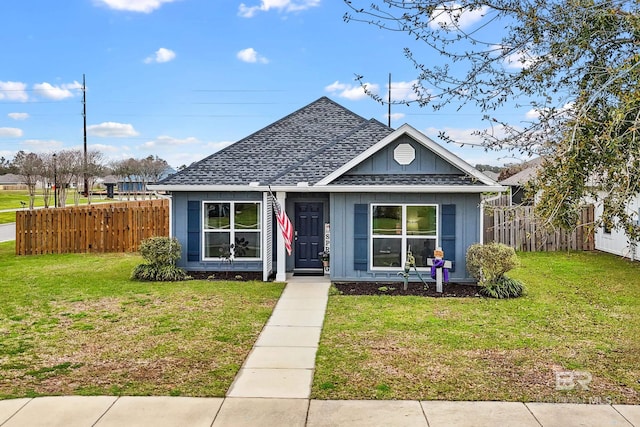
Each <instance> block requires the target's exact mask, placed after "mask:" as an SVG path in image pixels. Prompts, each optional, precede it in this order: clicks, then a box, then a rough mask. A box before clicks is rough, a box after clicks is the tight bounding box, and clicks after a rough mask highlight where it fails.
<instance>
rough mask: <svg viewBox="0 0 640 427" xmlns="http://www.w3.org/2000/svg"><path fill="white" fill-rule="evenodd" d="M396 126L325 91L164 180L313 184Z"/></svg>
mask: <svg viewBox="0 0 640 427" xmlns="http://www.w3.org/2000/svg"><path fill="white" fill-rule="evenodd" d="M392 132H393V129H391V128H389V127H387V126H385V125H384V124H382V123H380V122H379V121H377V120H374V119H371V120H367V119H365V118H363V117H361V116H358V115H357V114H355V113H353V112H352V111H349V110H347V109H346V108H344V107H342V106H341V105H339V104H337V103H335V102H334V101H332V100H330V99H329V98H327V97H322V98H320V99H318V100H316V101H314V102H312V103H311V104H309V105H307V106H305V107H303V108H301V109H299V110H298V111H295V112H293V113H291V114H289V115H288V116H286V117H284V118H282V119H280V120H278V121H277V122H275V123H273V124H271V125H269V126H267V127H265V128H263V129H261V130H259V131H257V132H255V133H254V134H252V135H250V136H248V137H246V138H244V139H241V140H240V141H238V142H236V143H234V144H232V145H230V146H228V147H226V148H225V149H223V150H220V151H218V152H216V153H214V154H212V155H210V156H209V157H207V158H205V159H203V160H201V161H199V162H197V163H194V164H192V165H191V166H189V167H188V168H186V169H184V170H182V171H180V172H178V173H177V174H175V175H172V176H170V177H168V178H166V179H164V180H162V181H160V182H159V183H158V184H159V185H184V184H188V185H233V186H235V185H249V184H250V183H252V182H259V183H260V184H261V185H275V186H277V185H296V184H298V183H300V182H307V183H309V185H313V184H315V183H316V182H318V181H319V180H321V179H322V178H324V177H326V176H327V175H329V174H330V173H331V172H333V171H335V170H336V169H338V168H339V167H340V166H342V165H344V164H346V163H347V162H349V161H350V160H351V159H353V158H354V157H355V156H357V155H358V154H360V153H362V152H364V151H365V150H367V149H368V148H370V147H371V146H372V145H374V144H375V143H377V142H378V141H380V140H381V139H383V138H384V137H386V136H387V135H389V134H391V133H392Z"/></svg>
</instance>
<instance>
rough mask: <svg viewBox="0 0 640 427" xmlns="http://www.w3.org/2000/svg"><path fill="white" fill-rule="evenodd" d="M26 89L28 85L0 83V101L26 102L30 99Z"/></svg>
mask: <svg viewBox="0 0 640 427" xmlns="http://www.w3.org/2000/svg"><path fill="white" fill-rule="evenodd" d="M26 89H27V85H26V83H21V82H0V100H6V101H22V102H25V101H27V100H28V99H29V95H27V92H26Z"/></svg>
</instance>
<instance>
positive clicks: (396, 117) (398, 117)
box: [385, 113, 406, 121]
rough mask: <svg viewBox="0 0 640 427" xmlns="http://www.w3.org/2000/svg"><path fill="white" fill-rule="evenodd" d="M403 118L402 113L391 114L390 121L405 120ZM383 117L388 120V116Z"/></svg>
mask: <svg viewBox="0 0 640 427" xmlns="http://www.w3.org/2000/svg"><path fill="white" fill-rule="evenodd" d="M405 116H406V114H404V113H391V120H392V121H397V120H402V119H404V118H405ZM385 117H387V118H388V117H389V115H388V114H387V115H385Z"/></svg>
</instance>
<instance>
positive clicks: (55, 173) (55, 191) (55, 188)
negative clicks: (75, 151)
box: [53, 153, 58, 208]
mask: <svg viewBox="0 0 640 427" xmlns="http://www.w3.org/2000/svg"><path fill="white" fill-rule="evenodd" d="M56 166H57V165H56V153H53V207H54V208H57V207H58V170H57V168H56Z"/></svg>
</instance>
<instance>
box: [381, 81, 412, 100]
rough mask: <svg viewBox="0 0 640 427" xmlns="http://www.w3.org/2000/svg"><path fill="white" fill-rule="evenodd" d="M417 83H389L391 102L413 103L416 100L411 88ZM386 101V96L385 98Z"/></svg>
mask: <svg viewBox="0 0 640 427" xmlns="http://www.w3.org/2000/svg"><path fill="white" fill-rule="evenodd" d="M417 83H418V82H417V81H416V80H411V81H409V82H391V100H392V101H415V100H416V99H418V95H416V93H415V91H414V90H413V87H414V86H415V85H416V84H417ZM385 99H388V94H387V98H385Z"/></svg>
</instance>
